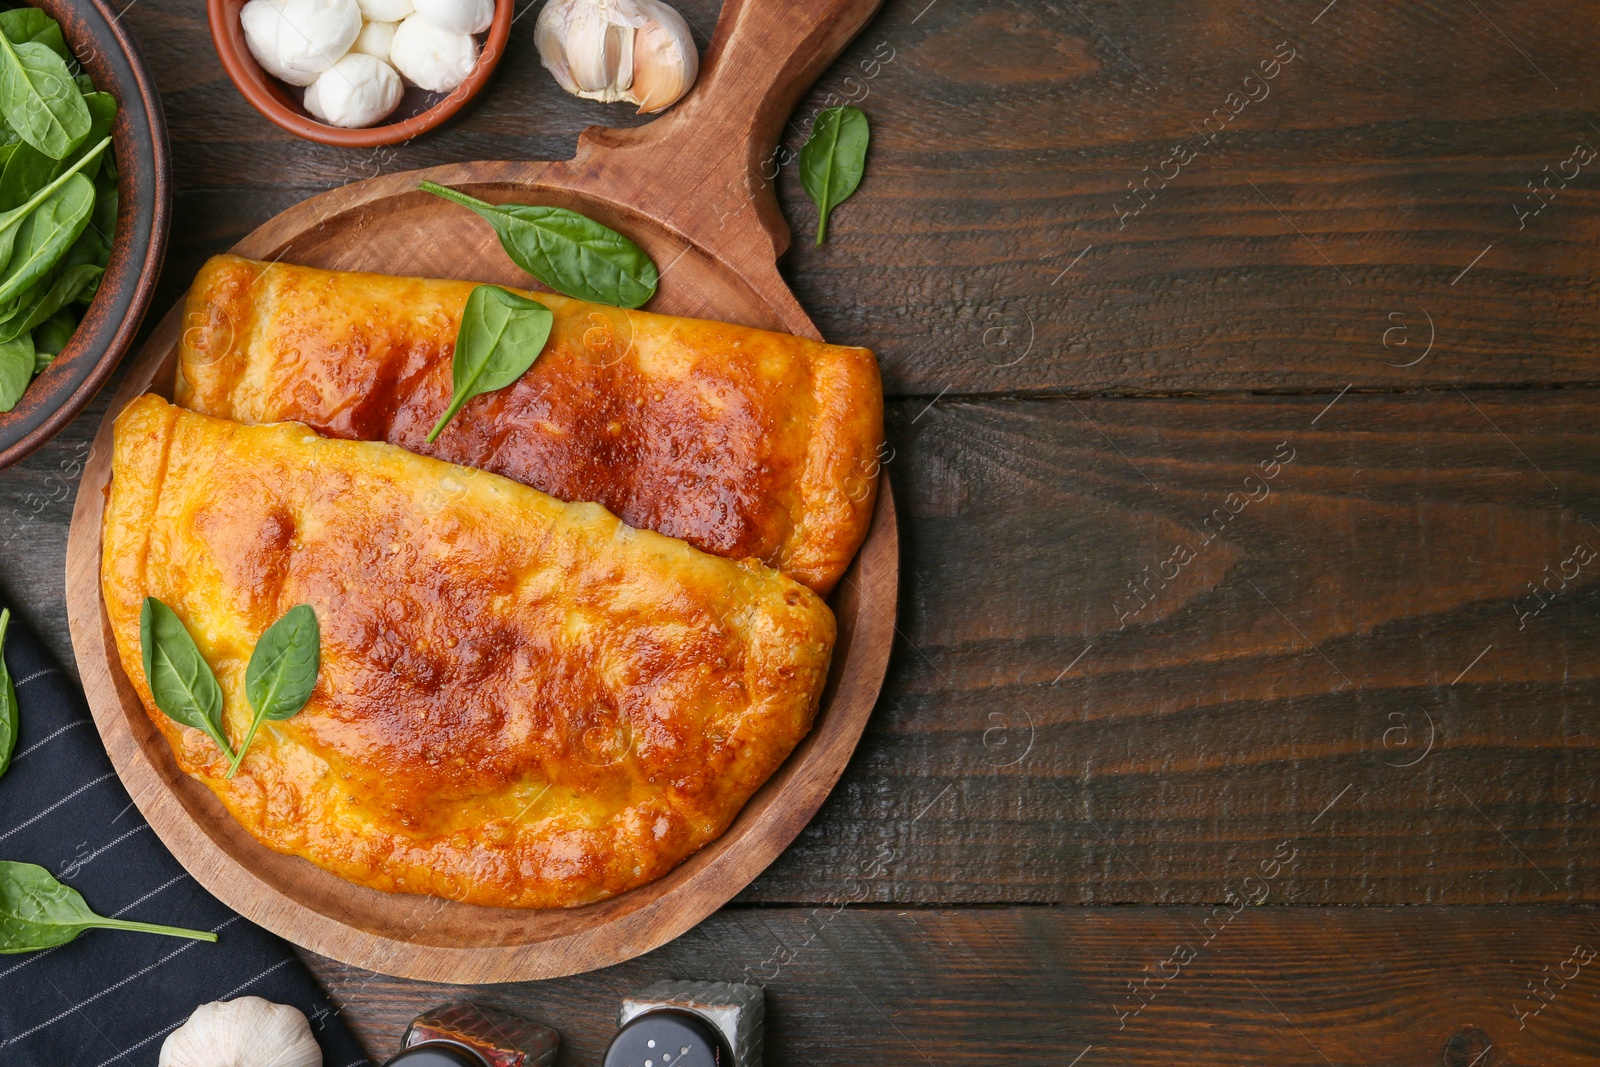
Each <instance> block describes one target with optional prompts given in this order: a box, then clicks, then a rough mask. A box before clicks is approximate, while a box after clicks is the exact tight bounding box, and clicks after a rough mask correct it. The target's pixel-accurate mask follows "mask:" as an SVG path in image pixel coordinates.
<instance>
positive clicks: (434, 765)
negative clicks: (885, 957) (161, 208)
mask: <svg viewBox="0 0 1600 1067" xmlns="http://www.w3.org/2000/svg"><path fill="white" fill-rule="evenodd" d="M213 274H214V272H213ZM419 284H420V283H419ZM423 289H424V290H426V289H427V286H426V284H423ZM441 314H442V312H441ZM424 347H425V346H424ZM308 381H310V379H308ZM307 388H311V386H309V385H308V386H307ZM424 421H425V419H424ZM407 425H409V424H407ZM103 535H104V555H103V558H102V570H101V579H102V588H103V592H104V599H105V608H106V612H107V615H108V617H109V620H110V625H111V630H112V632H113V633H114V635H115V639H116V644H117V648H118V651H119V653H120V656H121V660H122V664H123V667H124V669H125V670H126V672H127V675H128V677H129V678H130V679H131V681H132V683H133V686H134V688H135V689H136V690H137V692H138V693H139V696H140V697H141V698H142V699H143V701H144V703H145V707H146V710H147V711H148V712H149V714H150V718H151V721H152V722H154V723H155V725H156V726H157V727H158V728H159V729H160V731H161V732H162V733H163V734H164V735H165V736H166V738H167V740H168V742H169V743H170V744H171V746H172V751H173V753H174V754H175V756H176V758H177V763H178V765H179V766H180V767H181V768H182V769H183V771H184V772H186V773H188V774H190V775H192V776H194V777H195V778H197V779H198V780H199V781H201V782H202V783H204V784H205V785H206V786H208V787H209V788H210V789H211V790H212V791H213V792H215V794H216V795H217V796H218V797H219V798H220V799H221V801H222V803H223V805H224V806H226V808H227V809H228V810H229V811H230V812H231V813H232V814H233V816H234V817H235V818H236V819H237V820H238V821H239V822H240V823H241V824H242V825H243V826H244V827H245V828H246V829H247V830H248V831H249V832H250V833H251V834H253V835H254V836H255V837H256V838H257V839H259V840H260V841H261V842H262V843H264V844H265V845H267V846H268V847H271V848H273V849H276V850H278V851H280V852H285V853H291V854H294V855H298V856H303V857H305V858H306V859H308V860H310V861H312V862H313V863H316V864H318V865H320V866H322V867H324V868H326V869H328V870H330V871H333V872H335V873H337V874H339V875H342V876H343V877H345V878H347V879H350V880H351V881H353V882H357V883H360V884H362V885H367V886H372V887H375V888H377V889H382V890H389V891H401V892H409V893H427V894H433V895H437V896H442V897H447V898H450V899H454V900H461V901H466V902H469V903H474V904H486V905H498V906H505V907H524V908H525V907H552V906H565V905H575V904H582V903H585V902H588V901H593V900H597V899H600V898H602V897H606V896H609V895H611V894H614V893H620V892H622V891H624V890H627V889H630V888H632V887H634V886H638V885H640V884H642V883H645V882H648V881H650V880H651V879H654V878H657V877H659V876H660V875H662V874H663V873H665V872H666V871H668V870H670V869H671V868H672V867H673V866H674V865H675V864H677V863H678V862H680V861H681V860H683V859H684V857H686V856H688V855H690V854H691V853H693V852H694V851H695V850H696V849H699V848H700V847H702V846H703V845H705V844H706V843H707V842H709V841H711V840H713V839H714V838H716V837H717V836H718V835H719V834H721V833H722V832H723V830H724V829H726V827H727V826H728V825H729V823H730V822H731V821H732V820H733V818H734V816H735V815H736V814H737V813H738V811H739V809H740V807H741V806H742V805H743V804H744V803H745V801H746V800H747V799H748V798H749V797H750V795H751V794H752V793H753V792H754V791H755V790H756V789H757V788H759V787H760V785H761V784H762V783H763V782H764V781H766V779H767V778H768V776H769V775H771V774H772V772H773V771H774V770H775V769H776V768H777V767H778V765H779V764H780V763H781V762H782V761H783V760H784V758H785V757H786V756H787V755H788V754H789V752H790V750H791V749H792V748H793V747H794V745H795V744H796V742H798V741H799V740H800V738H801V737H802V736H804V734H805V733H806V731H807V730H808V728H809V727H810V724H811V720H812V717H813V715H814V714H815V712H816V709H817V703H818V699H819V696H820V694H821V692H822V688H823V683H824V680H825V678H826V676H827V672H828V662H829V657H830V655H831V652H832V648H833V642H834V619H833V615H832V613H831V612H830V611H829V609H828V607H827V605H825V604H824V603H823V602H822V600H821V599H820V598H819V597H818V596H817V594H816V593H814V592H813V591H812V590H811V589H809V588H807V587H806V586H804V585H802V584H800V583H798V582H795V581H793V580H791V579H790V578H788V577H786V576H784V575H783V574H781V573H779V572H778V571H776V570H772V569H770V568H768V567H766V566H764V565H761V564H759V563H756V562H754V561H748V562H737V561H733V560H728V559H723V558H720V557H718V556H713V555H710V554H707V553H705V552H702V551H700V550H698V549H696V548H694V547H692V546H691V545H688V544H685V543H684V542H682V541H678V540H674V539H671V538H668V537H664V536H661V535H660V534H656V533H651V532H648V531H641V530H637V529H633V528H631V527H629V526H627V525H625V524H624V523H623V522H621V521H620V520H619V519H617V518H616V517H615V516H613V515H612V514H610V513H609V512H607V511H606V510H605V509H604V508H602V507H601V506H600V505H598V504H592V503H586V504H565V503H562V502H560V501H558V500H556V499H555V498H553V497H551V496H547V495H545V494H544V493H541V492H538V491H536V490H534V489H530V488H528V487H526V486H523V485H520V484H518V483H517V482H514V481H511V480H509V479H506V478H502V477H500V476H498V475H495V474H492V473H488V472H485V471H481V470H474V469H471V468H468V467H461V466H456V465H453V464H450V463H445V462H442V461H440V460H436V459H430V458H427V457H424V456H419V455H415V454H413V453H411V452H407V451H405V450H403V449H400V448H396V447H394V446H392V445H388V444H383V443H363V442H356V441H344V440H334V439H328V438H325V437H322V436H319V435H318V434H316V433H314V432H312V431H311V430H309V429H306V428H305V427H303V426H299V425H294V424H277V425H261V426H247V425H242V424H239V423H235V422H229V421H224V420H221V419H214V418H209V417H207V416H204V415H200V414H197V413H194V412H191V411H185V410H183V409H181V408H178V407H174V406H172V405H170V404H168V403H166V402H165V401H163V400H161V399H159V398H157V397H154V396H145V397H142V398H140V399H138V400H136V401H134V402H133V403H132V404H131V405H129V406H128V408H127V409H126V410H125V411H123V412H122V413H121V415H120V416H119V417H118V418H117V420H116V427H115V447H114V454H113V477H112V483H111V490H110V499H109V501H108V503H107V507H106V510H105V525H104V530H103ZM147 596H153V597H157V598H159V599H160V600H162V601H163V602H165V603H166V604H167V605H168V606H169V607H171V608H172V609H173V610H174V611H175V612H176V613H177V615H178V616H179V618H180V619H181V620H182V621H183V622H184V624H185V625H186V627H187V628H188V630H189V632H190V633H191V635H192V636H193V637H194V639H195V641H196V642H197V644H198V646H199V648H200V650H201V652H202V654H203V655H204V656H205V658H206V660H207V662H208V663H209V664H210V665H211V667H212V668H213V670H214V671H215V673H216V675H217V677H218V680H219V682H220V684H221V688H222V691H223V694H224V731H225V733H226V734H227V736H228V737H229V738H230V739H232V742H233V743H234V744H237V743H238V740H239V738H240V737H241V736H242V735H243V733H244V731H245V729H246V727H247V726H248V723H249V719H250V710H249V706H248V704H247V702H246V699H245V696H244V677H245V667H246V664H247V663H248V661H249V658H250V653H251V650H252V648H253V647H254V645H255V643H256V641H257V640H258V639H259V638H260V635H261V634H262V632H263V631H264V630H266V628H267V627H268V626H269V625H271V623H272V622H273V621H274V620H276V619H278V618H279V617H280V616H281V615H282V614H283V613H284V612H285V611H287V610H288V609H289V608H290V607H292V606H294V605H296V604H301V603H304V604H309V605H311V606H312V608H313V609H314V610H315V611H316V613H317V617H318V619H319V622H320V626H321V642H322V661H321V663H322V665H321V672H320V674H319V676H318V679H317V684H316V688H315V690H314V692H313V694H312V697H311V700H310V702H309V703H308V704H307V705H306V707H305V708H304V710H302V711H301V712H300V713H299V714H297V715H295V716H293V717H292V718H289V719H285V720H282V721H276V722H272V721H269V722H267V723H266V724H265V725H264V726H263V727H262V729H261V732H260V733H259V734H258V735H257V737H256V740H255V743H254V745H253V746H251V748H250V749H249V750H248V753H247V755H246V756H245V757H244V760H243V763H242V764H241V767H240V770H239V774H238V776H237V777H235V778H233V779H231V780H229V779H226V778H225V777H224V774H225V771H226V769H227V760H226V759H225V758H224V756H223V755H222V753H221V752H220V751H219V749H218V748H217V746H216V745H215V744H214V743H213V742H212V741H210V740H209V739H208V738H207V737H206V735H205V734H204V733H202V732H201V731H199V730H197V729H193V728H190V727H186V726H181V725H179V724H177V723H176V722H174V721H173V720H171V719H169V718H167V717H166V716H165V715H163V714H161V713H160V712H159V711H158V710H156V708H155V705H154V704H153V702H152V697H151V693H150V690H149V687H148V684H147V682H146V679H145V674H144V670H143V666H142V658H141V654H140V634H139V612H140V606H141V603H142V601H143V599H144V598H145V597H147Z"/></svg>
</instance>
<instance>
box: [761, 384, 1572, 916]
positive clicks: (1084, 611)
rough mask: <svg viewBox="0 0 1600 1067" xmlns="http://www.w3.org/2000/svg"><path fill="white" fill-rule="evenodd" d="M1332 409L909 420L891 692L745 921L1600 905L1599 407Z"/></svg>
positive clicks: (901, 448) (1020, 410)
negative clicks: (833, 897)
mask: <svg viewBox="0 0 1600 1067" xmlns="http://www.w3.org/2000/svg"><path fill="white" fill-rule="evenodd" d="M1330 399H1332V398H1324V397H1294V398H1288V397H1274V398H1261V397H1228V398H1224V397H1212V398H1208V399H1205V400H1180V399H1168V400H1096V401H1087V400H1084V401H1068V400H1065V399H1057V400H1051V401H1005V402H983V403H974V402H965V401H963V402H957V403H940V404H938V405H934V406H932V407H931V408H929V407H927V406H926V405H924V404H922V403H919V402H904V403H897V404H894V405H892V406H891V418H890V420H889V440H890V441H891V443H892V444H893V445H894V446H895V449H896V455H895V458H894V459H893V460H892V461H891V462H890V463H889V465H888V470H889V471H890V472H891V474H892V477H893V479H894V482H895V485H896V486H897V490H898V492H899V493H900V494H901V495H900V509H899V510H900V514H901V515H902V517H903V521H904V527H905V531H906V535H905V539H904V540H905V544H906V554H907V559H908V560H910V561H912V562H911V564H910V566H909V567H908V571H907V579H906V583H905V586H906V589H905V594H904V598H903V601H902V608H901V617H900V623H899V631H900V640H899V642H898V643H897V647H896V655H895V659H894V661H893V667H892V670H891V674H890V681H889V683H888V685H887V686H886V689H885V695H884V698H883V700H882V702H881V704H880V707H879V710H878V712H877V714H876V715H875V716H874V718H873V723H872V728H871V730H870V731H869V734H868V736H867V738H866V740H865V742H864V743H863V745H862V746H861V748H860V749H859V751H858V752H857V754H856V757H855V759H854V762H853V765H852V770H851V773H850V774H849V775H848V776H847V777H846V779H845V781H844V783H843V784H842V786H841V788H840V789H839V790H838V791H837V792H836V794H835V795H834V796H833V797H832V798H831V800H830V801H829V803H828V804H827V805H826V806H825V807H824V809H823V812H822V814H821V815H820V817H819V818H818V819H817V820H816V821H815V822H813V823H812V825H811V826H810V827H809V828H808V830H807V831H806V832H805V833H804V834H802V835H801V837H800V839H799V840H798V841H797V842H796V844H795V845H794V846H793V847H792V848H791V849H790V850H789V851H788V852H787V853H786V854H785V856H784V857H783V859H782V860H781V861H780V862H779V863H778V864H777V865H776V866H775V867H774V868H773V870H772V871H771V872H769V875H768V877H767V878H766V879H765V880H763V881H762V882H759V883H757V884H756V885H755V886H753V887H751V889H750V890H749V892H748V894H747V896H746V899H748V900H757V899H759V900H772V901H776V900H795V899H826V898H827V897H828V896H829V895H830V893H832V892H836V891H837V889H836V886H837V879H836V877H835V876H834V875H833V874H832V873H831V872H833V871H835V870H838V869H842V868H845V867H847V866H848V865H849V863H851V862H855V861H859V860H860V859H862V858H864V857H865V856H868V855H871V854H872V851H873V849H875V848H877V847H880V846H882V847H887V848H889V849H891V850H892V851H893V852H894V853H895V854H896V855H897V856H899V857H901V861H900V862H897V864H896V865H895V869H894V872H893V874H892V876H891V877H889V878H886V879H883V880H881V881H879V882H877V883H875V884H874V887H873V895H872V899H874V900H881V901H886V902H911V901H943V902H950V901H967V902H979V901H1018V900H1035V901H1041V902H1044V901H1051V902H1070V903H1122V902H1131V901H1137V902H1145V903H1180V902H1181V903H1188V902H1212V901H1218V900H1222V899H1224V898H1225V894H1226V893H1227V892H1228V891H1229V888H1230V883H1229V882H1228V877H1229V875H1228V874H1227V872H1228V871H1229V870H1230V869H1232V868H1233V867H1234V866H1235V865H1236V864H1240V863H1243V864H1244V865H1245V866H1246V867H1249V866H1251V865H1253V864H1255V863H1256V862H1258V861H1259V860H1261V859H1264V858H1268V857H1270V856H1271V855H1272V853H1273V850H1274V846H1275V844H1276V843H1277V842H1279V841H1282V840H1291V841H1294V842H1297V843H1300V845H1301V850H1300V858H1299V860H1298V861H1297V863H1296V864H1295V865H1294V866H1293V867H1292V868H1291V869H1290V870H1288V871H1286V872H1284V874H1283V876H1282V877H1281V878H1279V879H1278V880H1277V881H1276V882H1275V883H1274V886H1273V888H1272V900H1273V901H1287V902H1295V903H1327V902H1339V903H1351V904H1368V903H1400V902H1408V903H1475V904H1488V903H1494V902H1500V901H1507V900H1515V901H1524V902H1527V901H1555V902H1560V901H1571V902H1577V901H1584V902H1589V901H1594V900H1595V899H1596V898H1597V896H1600V868H1597V867H1596V866H1595V865H1594V864H1593V863H1592V862H1591V860H1590V857H1591V856H1593V855H1595V849H1594V847H1593V842H1594V841H1595V832H1596V819H1597V815H1600V809H1597V803H1600V751H1597V750H1596V748H1595V745H1594V741H1593V738H1594V737H1595V736H1596V734H1597V727H1600V718H1597V717H1600V710H1597V709H1600V699H1597V698H1600V679H1597V676H1596V664H1597V663H1600V655H1597V653H1600V613H1597V611H1596V607H1597V605H1600V560H1591V561H1590V562H1589V563H1588V564H1586V565H1582V566H1579V565H1578V564H1577V563H1576V561H1574V562H1573V563H1570V564H1568V566H1567V570H1568V571H1569V572H1572V571H1576V572H1577V573H1576V574H1575V575H1574V576H1572V577H1571V580H1570V581H1567V582H1566V583H1565V586H1564V587H1563V582H1562V580H1561V578H1560V577H1559V575H1557V576H1556V577H1555V578H1553V579H1552V578H1550V575H1551V574H1552V571H1559V570H1560V569H1561V565H1562V564H1563V563H1564V562H1565V561H1568V560H1572V559H1573V557H1574V554H1575V553H1577V554H1578V555H1580V556H1581V555H1582V553H1579V546H1580V545H1583V546H1587V548H1588V549H1589V550H1590V551H1591V552H1600V530H1597V529H1596V528H1595V526H1594V525H1591V523H1596V522H1600V481H1597V480H1596V475H1595V470H1594V465H1593V462H1592V457H1593V456H1594V455H1595V453H1596V448H1597V447H1600V412H1597V410H1596V407H1595V399H1596V398H1595V395H1594V394H1593V393H1592V392H1590V391H1588V390H1573V391H1558V392H1539V393H1527V392H1514V393H1501V394H1489V393H1478V394H1476V395H1475V398H1470V399H1469V397H1468V396H1466V395H1464V394H1461V393H1457V392H1456V391H1454V390H1450V391H1445V392H1429V393H1418V394H1411V395H1407V396H1401V397H1393V396H1381V395H1380V396H1358V395H1355V394H1350V395H1346V396H1345V397H1343V398H1342V399H1340V400H1338V402H1337V403H1334V404H1332V405H1331V406H1329V401H1330ZM1497 427H1498V430H1497V429H1496V428H1497ZM1501 431H1503V434H1504V435H1502V433H1501ZM1290 452H1292V462H1284V463H1281V464H1279V466H1278V468H1277V474H1276V476H1275V477H1271V478H1268V477H1266V476H1265V475H1264V474H1263V471H1262V469H1261V467H1260V464H1261V463H1262V462H1263V461H1272V459H1273V457H1274V455H1275V454H1277V455H1287V454H1289V453H1290ZM1269 469H1270V468H1269ZM1541 472H1542V473H1541ZM1547 479H1548V480H1547ZM1252 487H1253V488H1252ZM1250 493H1254V494H1255V495H1257V496H1261V497H1262V498H1261V499H1258V500H1256V501H1253V502H1252V501H1250V500H1249V499H1248V494H1250ZM1263 494H1264V495H1263ZM1230 511H1237V512H1238V513H1237V514H1236V515H1230V514H1229V512H1230ZM1219 512H1220V513H1221V516H1222V518H1223V519H1225V520H1226V522H1219V520H1218V518H1217V514H1218V513H1219ZM1219 527H1220V532H1217V531H1218V529H1219ZM1208 532H1209V533H1211V534H1213V535H1214V536H1213V539H1212V540H1211V541H1210V543H1209V544H1207V543H1206V537H1207V536H1208ZM1184 551H1188V552H1192V554H1193V557H1192V559H1190V560H1189V561H1188V562H1187V563H1186V564H1184V565H1181V566H1179V564H1180V563H1182V561H1183V558H1184ZM1547 567H1548V568H1551V569H1552V570H1550V571H1547V570H1546V568H1547ZM1146 568H1148V570H1147V569H1146ZM1162 571H1165V572H1166V573H1168V574H1171V572H1173V571H1176V572H1177V573H1176V576H1175V577H1173V578H1172V579H1171V580H1168V581H1165V582H1163V580H1162V579H1160V578H1159V577H1155V576H1156V575H1157V574H1158V573H1159V572H1162ZM1544 580H1549V581H1550V589H1552V590H1555V592H1554V593H1549V592H1547V593H1544V594H1543V595H1544V596H1545V597H1546V598H1547V600H1548V604H1547V606H1546V607H1544V608H1542V609H1540V610H1539V611H1538V612H1537V614H1533V610H1534V609H1535V608H1539V605H1540V601H1539V600H1537V599H1535V598H1534V596H1533V594H1532V593H1530V591H1529V583H1530V582H1541V581H1544ZM1147 583H1148V584H1147ZM1135 588H1137V589H1138V590H1140V593H1139V595H1138V596H1136V595H1135V592H1134V589H1135ZM1141 598H1143V602H1145V603H1146V604H1147V606H1145V607H1144V608H1142V609H1140V610H1138V611H1137V612H1135V611H1134V610H1133V609H1135V608H1138V607H1139V605H1140V604H1141V602H1142V600H1141ZM1519 611H1520V612H1521V614H1519ZM1430 723H1431V726H1430ZM1430 739H1431V746H1430V743H1429V742H1430ZM1325 808H1327V809H1328V810H1327V811H1326V812H1324V809H1325ZM1319 816H1320V818H1319ZM1232 888H1233V889H1234V890H1235V891H1239V887H1238V886H1237V885H1233V886H1232Z"/></svg>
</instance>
